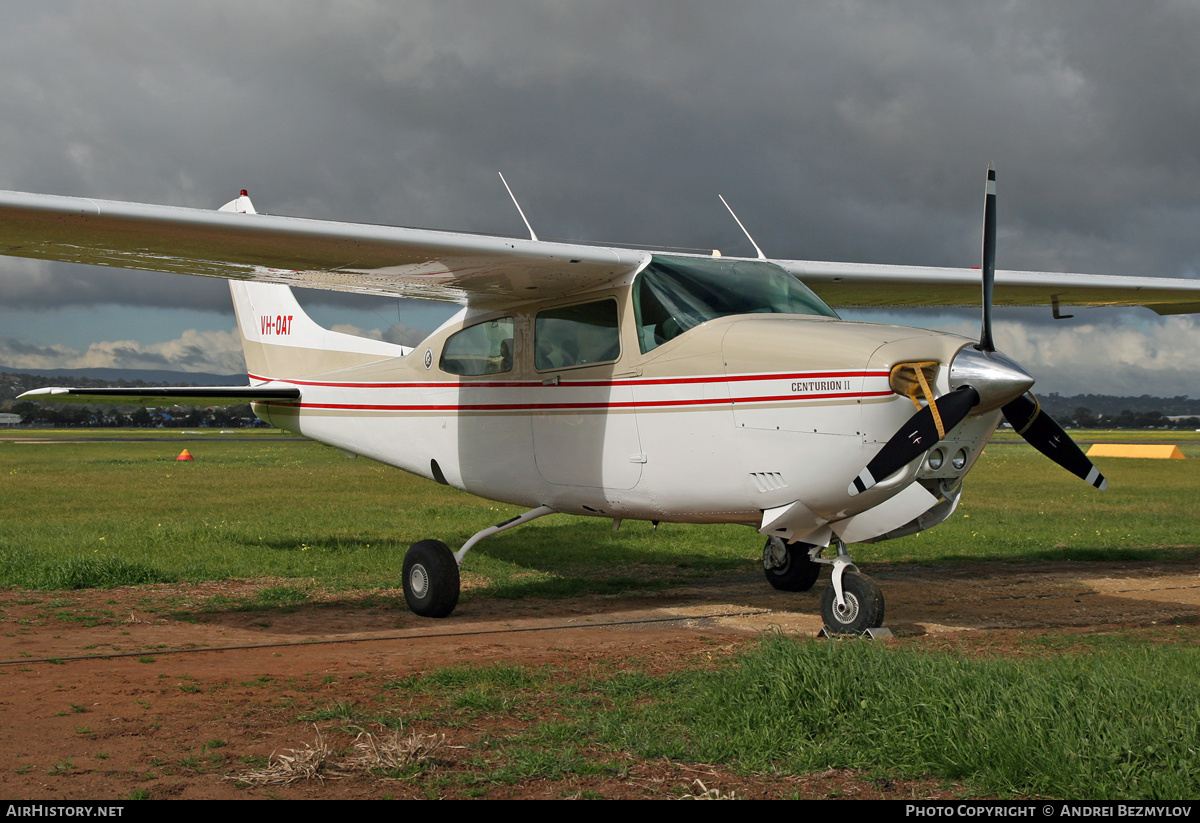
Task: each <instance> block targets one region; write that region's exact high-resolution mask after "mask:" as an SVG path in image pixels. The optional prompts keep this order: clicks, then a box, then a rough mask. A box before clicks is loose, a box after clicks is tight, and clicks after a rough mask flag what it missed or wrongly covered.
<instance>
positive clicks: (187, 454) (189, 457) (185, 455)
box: [175, 449, 196, 461]
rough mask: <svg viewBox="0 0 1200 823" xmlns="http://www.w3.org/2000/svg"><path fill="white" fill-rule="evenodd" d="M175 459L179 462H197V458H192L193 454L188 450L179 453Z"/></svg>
mask: <svg viewBox="0 0 1200 823" xmlns="http://www.w3.org/2000/svg"><path fill="white" fill-rule="evenodd" d="M175 459H176V460H177V461H178V460H195V459H196V458H194V457H192V453H191V452H190V451H188V450H187V449H184V450H183V451H181V452H180V453H179V456H178V457H176V458H175Z"/></svg>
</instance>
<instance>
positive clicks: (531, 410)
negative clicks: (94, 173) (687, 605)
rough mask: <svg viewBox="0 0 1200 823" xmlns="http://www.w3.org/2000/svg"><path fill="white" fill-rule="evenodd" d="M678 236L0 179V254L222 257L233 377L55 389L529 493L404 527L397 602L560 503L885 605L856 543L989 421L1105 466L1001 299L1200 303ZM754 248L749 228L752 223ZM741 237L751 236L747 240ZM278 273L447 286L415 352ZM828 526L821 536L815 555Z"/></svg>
mask: <svg viewBox="0 0 1200 823" xmlns="http://www.w3.org/2000/svg"><path fill="white" fill-rule="evenodd" d="M985 203H986V208H985V218H984V251H983V265H982V271H981V272H980V271H975V270H971V269H933V268H920V267H911V266H881V265H860V264H850V263H827V262H811V261H799V260H768V259H766V258H765V257H764V256H762V254H761V252H760V253H759V257H758V258H731V257H721V256H719V255H717V254H716V253H714V255H713V256H711V257H710V256H702V255H687V254H659V253H657V252H654V253H652V252H649V251H631V250H626V249H617V248H604V247H597V246H589V245H578V244H570V243H552V242H542V241H539V240H538V239H537V237H536V235H534V234H533V232H532V230H531V231H530V234H531V239H529V240H523V239H512V238H503V237H486V236H479V235H471V234H461V233H453V232H442V231H426V230H420V229H409V228H392V227H382V226H368V225H360V224H351V223H338V222H325V221H316V220H304V219H297V218H290V217H280V216H272V215H263V214H257V213H255V210H254V207H253V206H252V205H251V203H250V199H249V198H248V197H247V196H246V192H245V191H243V192H242V193H241V196H240V197H238V198H237V199H235V200H234V201H232V202H230V203H228V204H226V205H225V206H224V207H222V208H221V209H220V210H218V211H211V212H210V211H202V210H196V209H182V208H171V207H166V206H152V205H142V204H134V203H118V202H109V201H103V200H90V199H82V198H70V197H54V196H48V195H38V194H24V193H18V192H0V254H7V255H14V256H19V257H32V258H40V259H47V260H64V261H72V262H77V263H91V264H98V265H105V266H118V267H124V268H131V269H148V270H152V271H163V272H179V273H185V274H197V275H204V276H211V277H223V278H227V279H229V280H230V281H231V282H230V290H231V291H232V293H233V303H234V307H235V309H236V312H237V318H238V326H239V328H240V330H241V335H242V338H243V345H244V348H245V354H246V363H247V369H248V371H249V378H250V380H249V382H250V385H248V386H244V387H207V388H205V387H200V388H189V389H146V390H143V389H123V390H117V389H103V390H85V389H58V388H55V389H39V390H36V391H32V392H26V393H25V394H24V395H22V397H34V398H37V399H40V400H59V401H64V402H110V403H122V404H145V405H164V404H173V403H200V404H204V405H215V404H221V403H244V402H249V403H252V404H253V409H254V413H255V414H256V415H258V417H260V418H261V419H263V420H265V421H267V422H268V423H270V424H272V425H275V426H278V427H280V428H283V429H287V430H290V431H293V432H297V433H300V434H302V435H305V436H306V437H311V438H313V439H314V440H318V441H320V442H322V443H327V444H329V445H331V446H335V447H337V448H338V449H341V450H342V451H344V452H347V453H349V454H354V455H365V456H367V457H370V458H373V459H375V460H378V461H381V462H383V463H388V464H390V465H393V466H396V467H399V468H401V469H404V470H405V471H409V472H413V473H414V474H419V475H422V476H424V477H428V478H431V479H433V480H435V481H437V482H439V483H445V484H449V485H451V486H455V487H456V488H459V489H464V490H466V491H469V492H472V493H474V494H477V495H480V496H482V497H486V498H491V499H493V500H500V501H504V502H506V503H512V504H516V505H520V506H523V507H526V508H528V509H529V511H527V512H526V513H525V514H523V515H521V516H519V517H515V518H513V519H512V520H509V521H507V522H504V523H501V524H499V525H497V526H493V527H491V528H488V529H484V530H483V531H481V532H479V533H478V534H476V535H474V536H473V537H471V539H469V540H468V541H467V542H466V543H465V544H464V545H463V546H462V547H461V548H460V549H458V551H457V552H451V550H450V549H449V548H448V547H447V546H446V545H445V544H444V543H442V542H439V541H437V540H421V541H419V542H417V543H415V544H413V545H412V547H411V548H410V549H409V550H408V553H407V555H406V556H405V560H404V570H403V585H404V594H405V599H406V600H407V602H408V605H409V606H410V608H412V610H413V611H414V612H416V613H417V614H420V615H425V616H428V617H445V616H447V615H449V614H450V613H451V612H452V611H453V610H454V607H455V605H456V604H457V602H458V595H459V565H460V564H461V563H462V560H463V558H464V556H465V555H466V553H467V552H468V551H469V550H470V549H471V548H472V547H473V546H474V545H475V544H476V543H478V542H479V541H480V540H482V539H484V538H486V537H488V536H490V535H493V534H496V533H498V532H501V531H505V530H507V529H511V528H514V527H516V526H519V525H521V524H524V523H527V522H529V521H530V520H533V519H535V518H538V517H541V516H543V515H546V514H551V513H554V512H563V513H569V514H578V515H585V516H587V515H590V516H593V517H604V518H611V519H613V520H614V521H617V522H618V523H619V521H621V520H628V519H634V520H650V521H654V522H656V523H657V522H658V521H668V522H677V523H741V524H745V525H748V526H751V527H752V528H754V529H756V530H758V531H759V532H760V533H762V534H763V535H766V537H767V543H766V547H765V549H764V551H763V569H764V571H765V573H766V577H767V579H768V580H769V581H770V583H771V585H772V586H774V587H775V588H777V589H781V590H785V591H806V590H808V589H810V588H811V587H812V586H813V585H814V583H815V582H816V579H817V575H818V572H819V570H820V565H819V564H830V565H832V567H833V570H832V584H831V585H829V586H827V587H826V588H825V590H824V592H823V594H822V598H821V612H822V616H823V617H824V620H825V623H826V626H827V628H828V629H830V630H831V631H835V632H861V631H866V630H868V629H872V628H874V627H878V626H880V625H882V622H883V617H884V601H883V596H882V594H881V592H880V590H879V587H878V586H877V585H876V584H875V583H874V582H873V581H872V580H871V579H870V578H868V577H866V576H865V575H863V574H861V573H859V571H858V570H857V568H856V567H855V566H854V564H853V561H852V560H851V558H850V555H849V553H848V552H847V550H846V544H848V543H856V542H873V541H878V540H886V539H888V538H892V537H898V536H901V535H907V534H913V533H915V532H918V531H921V530H924V529H928V528H930V527H931V526H934V525H936V524H938V523H940V522H941V521H943V520H945V519H946V518H947V517H948V516H949V515H950V514H951V512H953V511H954V508H955V506H956V505H957V503H958V500H959V495H960V494H961V491H962V480H963V477H964V475H966V473H967V472H968V471H970V469H971V467H972V466H973V465H974V463H975V461H976V459H978V457H979V454H980V452H981V450H982V449H983V446H984V444H985V443H986V442H987V441H988V439H989V437H990V436H991V434H992V432H993V430H994V429H995V428H996V426H997V424H998V423H999V421H1000V418H1001V417H1002V416H1003V417H1004V418H1005V419H1007V420H1008V421H1009V422H1010V423H1011V424H1012V425H1013V427H1014V428H1015V429H1016V430H1017V431H1018V432H1019V433H1020V434H1021V435H1022V436H1023V437H1024V438H1025V439H1026V440H1027V441H1029V443H1030V444H1032V445H1033V446H1034V447H1035V448H1037V449H1038V450H1040V451H1041V452H1043V453H1044V454H1046V455H1047V456H1049V457H1050V459H1051V460H1054V461H1055V462H1056V463H1058V464H1059V465H1061V466H1063V467H1064V468H1066V469H1067V470H1068V471H1070V472H1072V473H1074V474H1076V475H1078V476H1079V477H1081V478H1083V479H1084V480H1086V481H1087V482H1088V483H1091V484H1092V485H1093V486H1096V487H1097V488H1100V489H1103V488H1104V487H1105V481H1104V478H1103V477H1101V476H1100V474H1099V472H1097V470H1096V468H1095V467H1094V466H1093V465H1092V464H1091V462H1090V461H1089V460H1088V459H1087V458H1086V457H1084V455H1083V453H1082V452H1081V451H1080V450H1079V448H1078V447H1077V446H1076V445H1075V444H1074V443H1073V442H1071V440H1070V438H1069V437H1067V435H1066V434H1065V433H1064V432H1063V430H1062V429H1061V428H1060V427H1059V426H1058V425H1057V424H1056V423H1055V422H1054V421H1053V420H1051V419H1050V418H1049V416H1048V415H1046V414H1044V413H1041V412H1040V410H1039V407H1038V404H1037V401H1036V400H1034V399H1033V396H1032V395H1030V394H1029V393H1028V391H1029V389H1030V388H1031V387H1032V385H1033V382H1034V381H1033V378H1032V377H1030V376H1029V374H1028V373H1027V372H1025V371H1024V370H1023V369H1022V368H1021V367H1020V366H1018V365H1017V364H1015V363H1013V362H1012V361H1011V360H1009V359H1008V358H1006V357H1005V356H1004V355H1002V354H1001V353H999V352H997V351H996V350H995V346H994V345H993V343H992V334H991V307H992V303H993V302H994V301H993V282H994V283H995V285H996V286H997V287H998V289H997V293H996V298H995V302H998V303H1001V304H1003V305H1039V304H1040V305H1046V304H1053V305H1055V306H1057V305H1073V306H1113V305H1116V306H1146V307H1148V308H1151V309H1153V310H1154V311H1156V312H1158V313H1159V314H1180V313H1190V312H1200V281H1188V280H1180V279H1164V278H1141V277H1111V276H1098V275H1082V274H1053V273H1044V272H1012V271H1001V272H996V271H995V265H994V263H995V236H996V228H995V226H996V221H995V175H994V172H992V171H991V170H990V169H989V172H988V183H987V195H986V198H985ZM751 242H753V241H751ZM755 248H756V249H757V246H755ZM981 280H982V283H983V300H982V302H983V324H982V332H981V335H980V339H979V340H978V341H975V340H970V339H967V338H964V337H959V336H957V335H952V334H944V333H940V332H934V331H923V330H918V329H913V328H906V327H900V326H890V325H880V324H874V323H858V322H847V321H843V320H841V319H839V318H838V316H837V314H836V313H835V312H834V311H833V309H831V308H830V305H836V306H843V307H870V306H890V307H897V306H929V305H942V306H949V305H955V306H962V305H972V304H974V303H975V301H976V300H977V299H978V298H977V295H978V294H979V289H980V281H981ZM290 286H304V287H308V288H318V289H333V290H339V291H348V292H359V293H366V294H376V295H387V296H394V297H423V298H430V299H438V300H453V301H457V302H460V303H462V304H464V308H463V309H462V310H461V311H460V312H458V314H456V315H455V316H454V317H453V318H451V319H450V320H449V321H447V322H446V323H445V324H443V325H442V326H441V328H439V329H437V330H436V331H435V332H433V333H432V334H431V335H430V336H429V337H428V338H427V339H426V340H425V341H424V342H422V343H421V344H420V345H418V346H416V347H415V348H409V347H405V346H398V345H392V344H389V343H384V342H380V341H376V340H368V339H364V338H360V337H355V336H352V335H347V334H340V333H337V332H333V331H329V330H326V329H324V328H322V327H320V326H318V325H317V324H316V323H315V322H314V321H313V320H311V319H310V318H309V317H308V316H307V315H306V314H305V313H304V311H303V310H302V309H301V308H300V305H299V304H298V303H297V302H296V300H295V298H294V296H293V295H292V292H291V289H290V288H289V287H290ZM831 544H832V546H833V547H834V551H832V552H831V554H833V556H832V557H823V556H822V553H823V552H824V551H825V550H827V549H829V548H830V546H831Z"/></svg>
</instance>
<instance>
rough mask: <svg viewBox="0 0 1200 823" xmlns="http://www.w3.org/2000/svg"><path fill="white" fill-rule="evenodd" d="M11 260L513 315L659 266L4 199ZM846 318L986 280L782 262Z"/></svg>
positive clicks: (1003, 283)
mask: <svg viewBox="0 0 1200 823" xmlns="http://www.w3.org/2000/svg"><path fill="white" fill-rule="evenodd" d="M0 254H5V255H10V256H15V257H32V258H39V259H44V260H59V261H66V262H74V263H89V264H93V265H102V266H116V267H120V268H130V269H145V270H148V271H162V272H176V273H180V274H198V275H204V276H210V277H223V278H227V279H233V280H252V281H260V282H266V283H281V284H283V285H289V286H301V287H304V288H315V289H327V290H333V291H348V292H357V293H362V294H376V295H385V296H390V297H415V298H427V299H434V300H450V301H454V302H460V303H463V302H472V303H477V304H485V303H488V302H495V303H506V302H513V301H517V300H529V299H539V298H549V297H559V296H563V295H567V294H572V293H575V292H583V291H588V290H591V289H597V288H602V287H604V286H606V285H609V284H614V283H617V282H619V281H621V280H622V279H624V278H627V277H629V276H631V275H633V274H634V273H636V272H637V271H638V270H639V269H640V268H641V267H642V266H643V265H644V264H645V263H646V262H648V261H649V259H650V253H649V252H646V251H635V250H626V249H616V248H609V247H602V246H587V245H582V244H574V243H551V242H544V241H537V240H522V239H517V238H506V237H491V236H485V235H475V234H465V233H459V232H444V231H432V230H426V229H411V228H398V227H390V226H372V225H366V224H359V223H341V222H333V221H325V220H309V219H304V218H296V217H280V216H276V215H265V214H236V213H230V212H220V211H207V210H202V209H185V208H177V207H173V206H154V205H147V204H141V203H121V202H116V201H109V200H91V199H87V198H79V197H58V196H52V195H43V194H27V193H23V192H0ZM773 262H776V263H778V264H779V265H780V266H782V267H783V268H784V269H786V270H787V271H789V272H791V273H792V274H793V275H795V276H796V277H799V278H800V279H801V280H802V281H803V282H804V283H805V284H806V285H808V286H809V287H810V288H811V289H812V290H813V291H814V292H816V293H817V294H818V295H819V296H820V297H821V298H822V299H823V300H825V302H827V303H828V304H829V305H831V306H835V307H839V308H868V307H879V308H884V307H892V308H895V307H919V306H975V305H978V302H979V277H980V275H979V272H978V270H975V269H967V268H963V269H954V268H927V267H920V266H888V265H875V264H860V263H831V262H821V261H807V260H778V261H773ZM1052 301H1054V302H1057V303H1058V304H1060V305H1063V306H1145V307H1147V308H1150V309H1152V310H1153V311H1155V312H1157V313H1159V314H1164V315H1165V314H1188V313H1193V312H1200V280H1184V279H1179V278H1156V277H1117V276H1111V275H1091V274H1070V273H1056V272H1018V271H997V272H996V289H995V303H996V305H1009V306H1030V305H1048V304H1050V303H1051V302H1052Z"/></svg>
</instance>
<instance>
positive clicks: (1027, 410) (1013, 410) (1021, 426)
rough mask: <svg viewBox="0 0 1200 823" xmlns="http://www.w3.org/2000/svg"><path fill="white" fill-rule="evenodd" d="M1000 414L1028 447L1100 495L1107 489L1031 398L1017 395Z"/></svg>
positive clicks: (1100, 478)
mask: <svg viewBox="0 0 1200 823" xmlns="http://www.w3.org/2000/svg"><path fill="white" fill-rule="evenodd" d="M1002 410H1003V412H1004V419H1005V420H1007V421H1008V422H1009V424H1010V425H1012V427H1013V429H1015V430H1016V432H1017V434H1019V435H1021V436H1022V437H1024V438H1025V440H1026V441H1027V442H1028V443H1029V445H1031V446H1033V447H1034V448H1035V449H1037V450H1038V451H1040V452H1041V453H1042V454H1044V455H1046V456H1047V457H1049V458H1050V459H1051V460H1053V461H1054V462H1055V463H1057V464H1058V465H1060V466H1062V467H1063V468H1064V469H1066V470H1067V471H1069V472H1070V473H1071V474H1073V475H1075V476H1077V477H1082V478H1083V479H1084V480H1086V481H1087V482H1088V483H1091V484H1092V485H1093V486H1095V487H1096V488H1097V489H1100V491H1104V490H1105V489H1107V488H1108V481H1107V480H1105V479H1104V475H1102V474H1100V470H1099V469H1097V468H1096V467H1095V466H1094V465H1092V461H1091V460H1088V459H1087V457H1086V456H1085V455H1084V453H1083V451H1082V450H1081V449H1080V448H1079V446H1077V445H1075V441H1074V440H1072V439H1071V438H1070V437H1068V436H1067V433H1066V432H1065V431H1063V430H1062V427H1061V426H1059V425H1058V424H1057V423H1055V422H1054V419H1053V418H1051V417H1050V415H1048V414H1046V413H1045V412H1043V411H1042V407H1041V405H1040V404H1039V403H1038V402H1037V398H1035V397H1034V396H1033V395H1032V394H1023V395H1021V396H1020V397H1018V398H1017V399H1016V400H1014V401H1012V402H1011V403H1009V404H1008V405H1006V406H1004V407H1003V409H1002Z"/></svg>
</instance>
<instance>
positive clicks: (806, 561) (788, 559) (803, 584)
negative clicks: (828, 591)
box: [763, 537, 821, 592]
mask: <svg viewBox="0 0 1200 823" xmlns="http://www.w3.org/2000/svg"><path fill="white" fill-rule="evenodd" d="M809 548H811V547H810V546H809V545H808V544H807V543H785V542H784V541H783V540H781V539H780V538H778V537H769V538H767V545H766V546H764V547H763V574H764V575H765V576H766V578H767V582H768V583H770V584H771V586H772V587H773V588H775V589H778V590H779V591H781V592H806V591H808V590H809V589H811V588H812V587H813V584H815V583H816V582H817V576H818V575H819V574H820V573H821V566H820V565H819V564H817V563H814V562H813V561H812V558H811V557H809V555H808V550H809Z"/></svg>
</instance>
